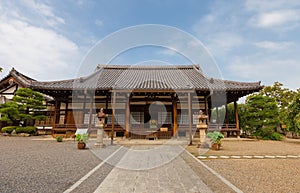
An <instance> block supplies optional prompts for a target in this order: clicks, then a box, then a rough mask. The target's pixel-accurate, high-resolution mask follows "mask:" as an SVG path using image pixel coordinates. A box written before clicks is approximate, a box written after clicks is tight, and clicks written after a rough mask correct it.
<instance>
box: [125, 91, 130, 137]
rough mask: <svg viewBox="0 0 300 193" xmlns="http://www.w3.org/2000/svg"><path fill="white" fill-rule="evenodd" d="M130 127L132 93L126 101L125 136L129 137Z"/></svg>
mask: <svg viewBox="0 0 300 193" xmlns="http://www.w3.org/2000/svg"><path fill="white" fill-rule="evenodd" d="M129 129H130V95H129V96H128V97H127V101H126V112H125V130H126V132H125V136H126V137H129V132H130V131H129Z"/></svg>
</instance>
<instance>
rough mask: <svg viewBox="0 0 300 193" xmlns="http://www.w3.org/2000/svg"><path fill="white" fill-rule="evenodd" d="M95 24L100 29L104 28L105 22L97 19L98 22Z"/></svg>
mask: <svg viewBox="0 0 300 193" xmlns="http://www.w3.org/2000/svg"><path fill="white" fill-rule="evenodd" d="M95 24H96V25H97V26H98V27H102V26H103V21H102V20H100V19H97V20H96V21H95Z"/></svg>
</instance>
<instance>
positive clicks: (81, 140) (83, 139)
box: [75, 133, 88, 149]
mask: <svg viewBox="0 0 300 193" xmlns="http://www.w3.org/2000/svg"><path fill="white" fill-rule="evenodd" d="M75 140H76V141H78V144H77V148H78V149H85V147H86V143H87V140H88V134H87V133H83V134H76V137H75Z"/></svg>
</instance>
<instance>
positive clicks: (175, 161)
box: [95, 146, 212, 193]
mask: <svg viewBox="0 0 300 193" xmlns="http://www.w3.org/2000/svg"><path fill="white" fill-rule="evenodd" d="M123 148H124V147H123ZM164 148H167V149H169V151H161V149H159V148H158V149H157V148H155V147H153V146H152V147H150V146H138V147H136V146H134V147H130V148H129V149H128V150H127V152H126V153H125V154H124V155H123V156H122V158H121V160H120V161H119V163H118V164H116V166H117V167H115V168H114V169H113V170H112V171H111V172H110V173H109V174H108V176H107V177H106V178H105V180H104V181H103V182H102V183H101V184H100V185H99V187H98V188H97V189H96V191H95V192H96V193H100V192H105V193H107V192H124V193H127V192H128V193H129V192H130V193H132V192H139V193H140V192H168V193H171V192H180V193H181V192H212V191H211V189H210V188H209V187H208V186H207V185H205V184H204V183H203V181H202V180H201V179H200V178H199V176H198V175H197V174H195V172H194V171H193V170H192V169H191V168H190V167H189V166H188V164H186V162H185V161H184V160H183V159H182V158H181V156H180V152H179V154H178V156H174V155H173V154H174V152H175V151H180V150H181V149H182V148H181V147H179V146H167V147H164ZM164 150H165V149H164ZM181 151H182V150H181ZM173 156H174V157H173ZM158 163H163V164H158Z"/></svg>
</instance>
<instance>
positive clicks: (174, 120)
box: [172, 97, 177, 136]
mask: <svg viewBox="0 0 300 193" xmlns="http://www.w3.org/2000/svg"><path fill="white" fill-rule="evenodd" d="M172 107H173V136H177V100H176V97H174V98H173V101H172Z"/></svg>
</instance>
